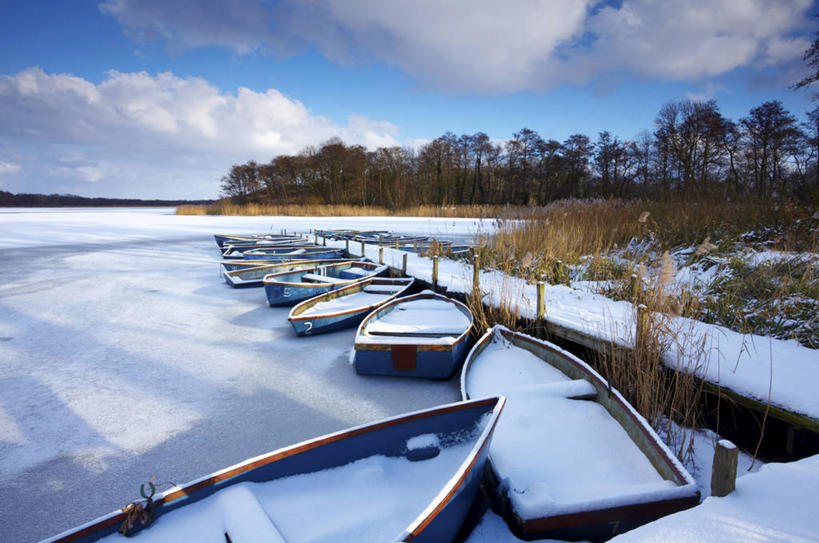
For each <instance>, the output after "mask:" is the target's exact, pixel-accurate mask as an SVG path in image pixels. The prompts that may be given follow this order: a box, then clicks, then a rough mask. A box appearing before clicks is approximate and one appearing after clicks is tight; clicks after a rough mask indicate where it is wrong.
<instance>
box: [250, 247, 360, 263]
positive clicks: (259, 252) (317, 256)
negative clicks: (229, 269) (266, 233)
mask: <svg viewBox="0 0 819 543" xmlns="http://www.w3.org/2000/svg"><path fill="white" fill-rule="evenodd" d="M242 257H243V258H245V259H247V260H295V259H309V260H326V259H328V258H343V257H344V249H335V248H332V247H319V246H317V245H307V246H301V247H289V246H288V247H271V248H262V249H248V250H247V251H242Z"/></svg>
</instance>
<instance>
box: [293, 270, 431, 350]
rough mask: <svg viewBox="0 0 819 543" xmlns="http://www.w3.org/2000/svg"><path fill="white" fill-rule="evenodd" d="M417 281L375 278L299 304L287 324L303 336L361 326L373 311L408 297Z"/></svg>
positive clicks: (411, 279)
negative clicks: (409, 291)
mask: <svg viewBox="0 0 819 543" xmlns="http://www.w3.org/2000/svg"><path fill="white" fill-rule="evenodd" d="M414 282H415V279H413V278H412V277H402V278H396V279H390V278H386V277H373V278H371V279H365V280H364V281H358V282H356V283H353V284H352V285H347V286H346V287H342V288H340V289H338V290H332V291H330V292H327V293H325V294H320V295H319V296H316V297H315V298H310V299H309V300H305V301H303V302H301V303H300V304H297V305H296V306H294V307H293V309H292V310H291V311H290V316H289V317H287V320H289V321H290V324H291V325H293V329H294V330H295V331H296V333H297V334H298V335H300V336H306V335H312V334H319V333H323V332H332V331H333V330H341V329H342V328H351V327H353V326H357V325H358V324H359V323H360V322H361V321H362V320H363V319H364V317H366V316H367V314H369V313H370V311H372V310H374V309H377V308H378V307H380V306H382V305H384V304H385V303H388V302H390V301H391V300H393V299H395V298H398V297H399V296H402V295H404V294H405V293H406V292H407V291H408V290H409V288H410V287H412V284H413V283H414Z"/></svg>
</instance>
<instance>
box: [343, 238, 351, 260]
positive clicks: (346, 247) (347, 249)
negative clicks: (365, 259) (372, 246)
mask: <svg viewBox="0 0 819 543" xmlns="http://www.w3.org/2000/svg"><path fill="white" fill-rule="evenodd" d="M344 256H350V240H349V239H345V240H344Z"/></svg>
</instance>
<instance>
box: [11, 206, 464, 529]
mask: <svg viewBox="0 0 819 543" xmlns="http://www.w3.org/2000/svg"><path fill="white" fill-rule="evenodd" d="M20 211H21V210H13V212H6V211H4V210H0V232H3V234H4V236H2V237H0V244H2V247H3V248H2V249H0V256H2V258H3V263H4V265H3V268H2V270H0V496H2V497H3V503H2V505H1V506H0V520H2V522H0V541H14V542H23V543H25V542H27V541H28V542H30V541H39V540H40V539H42V538H44V537H48V536H51V535H54V534H56V533H58V532H60V531H63V530H65V529H68V528H70V527H73V526H76V525H78V524H80V523H82V522H85V521H88V520H91V519H93V518H95V517H97V516H99V515H103V514H106V513H108V512H110V511H112V510H114V509H118V508H119V507H122V506H123V505H125V504H126V503H128V502H130V501H133V500H134V499H135V498H137V497H138V495H139V484H140V483H142V482H144V481H147V480H148V479H150V478H151V477H153V476H157V479H156V481H158V482H164V481H173V482H176V483H183V482H185V481H189V480H192V479H194V478H197V477H199V476H202V475H204V474H206V473H210V472H213V471H216V470H219V469H221V468H223V467H225V466H228V465H231V464H234V463H236V462H239V461H241V460H244V459H246V458H249V457H251V456H255V455H258V454H262V453H264V452H267V451H270V450H273V449H276V448H278V447H283V446H286V445H290V444H292V443H296V442H299V441H302V440H304V439H308V438H312V437H315V436H317V435H322V434H326V433H329V432H333V431H337V430H340V429H343V428H348V427H350V426H355V425H358V424H363V423H366V422H370V421H373V420H377V419H381V418H384V417H387V416H391V415H396V414H399V413H404V412H407V411H413V410H417V409H421V408H425V407H432V406H434V405H439V404H442V403H449V402H452V401H456V400H457V399H459V394H458V391H457V387H456V384H455V383H453V382H451V381H450V382H443V381H442V382H416V381H414V380H405V379H402V380H400V381H397V380H390V379H368V380H364V379H362V378H361V377H359V376H358V375H356V373H355V371H354V370H353V369H352V368H351V367H350V365H349V364H348V353H349V352H350V349H351V348H352V346H353V340H354V336H355V330H352V329H351V330H343V331H339V332H338V333H335V334H325V335H323V336H316V337H311V338H309V339H307V340H305V339H304V338H298V337H296V336H295V335H294V334H293V330H292V328H291V326H290V324H289V323H288V322H287V315H288V313H289V309H290V308H270V307H268V306H267V305H266V301H265V297H264V293H263V292H261V291H260V290H258V289H239V290H237V289H232V288H230V287H229V286H228V285H226V284H225V283H224V280H223V278H222V277H221V272H220V264H219V260H220V258H219V255H220V253H219V250H218V248H217V247H216V244H215V243H214V242H213V233H214V232H228V233H229V232H264V231H270V230H271V227H273V229H274V231H275V232H278V231H279V230H280V229H281V228H287V230H288V232H292V231H293V230H295V229H296V228H297V227H298V228H300V229H302V230H303V231H306V230H307V229H309V228H310V227H314V226H315V227H331V226H336V227H337V226H339V225H341V224H345V225H351V224H353V221H351V220H350V219H349V218H343V219H324V218H301V217H300V218H271V217H209V216H203V217H190V216H175V215H172V214H170V213H172V210H156V209H140V210H128V209H116V210H99V209H94V210H83V211H78V210H66V209H59V210H57V209H55V210H44V211H42V212H41V211H35V212H20ZM355 220H356V221H358V218H356V219H355ZM454 222H456V223H457V226H455V227H454V229H455V230H456V231H460V232H462V233H464V234H466V233H468V232H470V231H471V230H472V229H474V228H475V225H476V221H468V220H464V221H461V220H458V221H453V220H451V219H450V220H447V221H438V220H433V221H431V222H430V221H428V220H427V219H423V220H421V221H419V222H418V223H417V224H415V223H413V222H412V221H407V220H405V219H400V220H399V219H396V220H391V219H389V218H386V219H382V218H378V219H370V218H363V219H362V220H361V222H360V223H356V224H357V225H358V226H359V227H361V228H367V227H368V225H369V227H370V228H372V226H373V225H374V224H376V223H378V224H382V223H390V224H393V225H397V226H393V228H397V227H398V226H400V225H402V224H405V225H408V226H407V228H410V229H416V231H419V232H420V231H423V232H425V233H427V234H431V233H435V232H441V231H444V230H449V229H453V223H454ZM6 236H8V237H6ZM160 488H161V489H164V488H167V485H164V486H162V487H160Z"/></svg>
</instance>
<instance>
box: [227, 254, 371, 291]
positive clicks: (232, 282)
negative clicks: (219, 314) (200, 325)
mask: <svg viewBox="0 0 819 543" xmlns="http://www.w3.org/2000/svg"><path fill="white" fill-rule="evenodd" d="M243 262H253V263H254V264H253V265H251V266H236V265H235V264H232V263H231V262H230V261H227V262H225V263H222V277H224V279H225V283H227V284H228V285H229V286H231V287H233V288H251V287H262V286H264V283H263V280H264V278H265V276H267V275H270V274H272V273H279V272H284V271H292V270H298V269H305V268H311V267H312V268H313V269H318V268H319V267H320V266H328V265H330V264H341V263H347V262H355V260H351V259H348V260H344V259H331V260H284V261H276V260H261V261H259V260H253V261H247V260H241V261H239V263H240V264H241V263H243Z"/></svg>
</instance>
